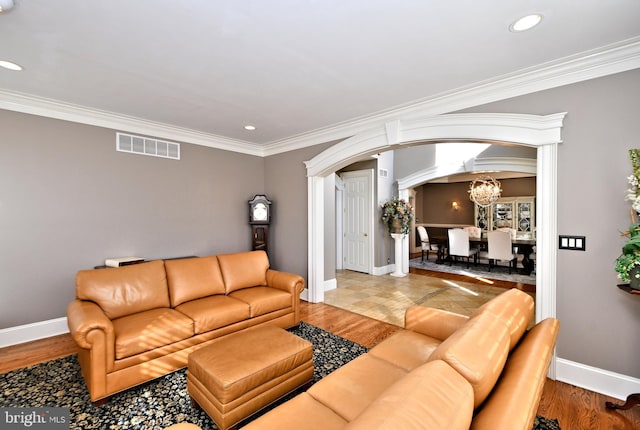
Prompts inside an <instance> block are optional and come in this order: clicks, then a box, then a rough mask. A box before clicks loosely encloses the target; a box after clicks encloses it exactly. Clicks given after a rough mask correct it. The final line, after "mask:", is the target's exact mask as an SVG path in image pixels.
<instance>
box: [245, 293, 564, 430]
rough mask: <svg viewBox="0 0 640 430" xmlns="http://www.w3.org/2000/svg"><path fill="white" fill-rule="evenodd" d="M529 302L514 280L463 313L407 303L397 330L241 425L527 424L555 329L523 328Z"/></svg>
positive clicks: (315, 429) (549, 322)
mask: <svg viewBox="0 0 640 430" xmlns="http://www.w3.org/2000/svg"><path fill="white" fill-rule="evenodd" d="M533 311H534V303H533V299H532V298H531V297H530V296H529V295H527V294H526V293H523V292H521V291H519V290H516V289H512V290H509V291H507V292H505V293H502V294H501V295H499V296H498V297H496V298H494V299H493V300H491V301H489V302H487V303H486V304H485V305H483V306H482V307H481V308H479V309H478V310H477V311H476V312H475V313H474V314H473V315H472V316H471V317H466V316H462V315H458V314H453V313H450V312H446V311H442V310H438V309H431V308H426V307H420V306H414V307H411V308H409V309H408V310H407V312H406V315H405V330H403V331H400V332H397V333H396V334H394V335H392V336H390V337H389V338H387V339H386V340H384V341H383V342H381V343H380V344H378V345H377V346H376V347H375V348H373V349H371V350H370V351H369V352H368V353H367V354H364V355H361V356H360V357H358V358H356V359H355V360H353V361H351V362H349V363H348V364H346V365H345V366H343V367H341V368H339V369H337V370H336V371H335V372H333V373H331V374H330V375H328V376H326V377H325V378H323V379H322V380H320V381H318V382H317V383H316V384H314V385H313V386H312V387H311V388H309V389H308V390H307V391H306V392H304V393H302V394H299V395H298V396H296V397H294V398H292V399H291V400H289V401H287V402H285V403H283V404H281V405H280V406H278V407H276V408H275V409H273V410H271V411H270V412H267V413H266V414H265V415H263V416H261V417H259V418H257V419H256V420H254V421H252V422H250V423H249V424H248V425H247V426H245V427H243V429H246V430H257V429H260V430H271V429H273V430H275V429H278V430H283V429H301V428H304V429H306V430H334V429H350V430H354V429H363V430H364V429H367V430H372V429H378V430H381V429H388V430H391V429H403V430H411V429H447V430H456V429H469V428H471V429H483V430H484V429H491V430H519V429H521V430H531V428H532V426H533V421H534V419H535V415H536V411H537V408H538V404H539V402H540V397H541V396H542V388H543V385H544V383H545V380H546V373H547V369H548V367H549V363H550V360H551V356H552V353H553V350H554V346H555V342H556V338H557V334H558V329H559V322H558V320H556V319H553V318H549V319H546V320H543V321H541V322H540V323H538V324H536V325H535V326H533V327H532V328H531V329H528V326H529V324H530V322H531V320H532V319H533Z"/></svg>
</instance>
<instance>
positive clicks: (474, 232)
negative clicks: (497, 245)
mask: <svg viewBox="0 0 640 430" xmlns="http://www.w3.org/2000/svg"><path fill="white" fill-rule="evenodd" d="M462 229H463V230H465V231H466V232H467V233H469V238H470V239H474V238H476V239H479V238H480V237H481V236H482V229H481V228H480V227H474V226H471V225H469V226H466V227H462Z"/></svg>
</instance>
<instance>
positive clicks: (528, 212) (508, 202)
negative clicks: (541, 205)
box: [474, 196, 536, 238]
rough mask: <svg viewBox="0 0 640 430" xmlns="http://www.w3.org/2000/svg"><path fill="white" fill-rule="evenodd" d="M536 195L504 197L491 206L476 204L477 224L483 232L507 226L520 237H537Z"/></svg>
mask: <svg viewBox="0 0 640 430" xmlns="http://www.w3.org/2000/svg"><path fill="white" fill-rule="evenodd" d="M535 212H536V211H535V197H532V196H526V197H502V198H500V199H498V200H497V201H496V202H495V203H493V204H492V205H491V206H485V207H483V206H478V205H475V212H474V215H475V225H476V227H480V228H481V229H482V232H483V233H486V232H488V231H491V230H495V229H497V228H502V227H507V228H513V229H515V230H516V235H517V236H518V237H527V236H530V237H532V238H534V237H535V225H536V224H535Z"/></svg>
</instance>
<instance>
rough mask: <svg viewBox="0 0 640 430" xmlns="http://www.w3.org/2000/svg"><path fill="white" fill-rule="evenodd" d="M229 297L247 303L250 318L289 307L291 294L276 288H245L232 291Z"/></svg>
mask: <svg viewBox="0 0 640 430" xmlns="http://www.w3.org/2000/svg"><path fill="white" fill-rule="evenodd" d="M229 297H233V298H234V299H237V300H241V301H243V302H245V303H247V304H248V305H249V309H250V316H251V318H254V317H257V316H260V315H265V314H268V313H269V312H273V311H279V310H280V309H287V308H290V307H291V294H289V293H287V292H286V291H282V290H278V289H276V288H269V287H254V288H245V289H242V290H237V291H234V292H233V293H231V294H229Z"/></svg>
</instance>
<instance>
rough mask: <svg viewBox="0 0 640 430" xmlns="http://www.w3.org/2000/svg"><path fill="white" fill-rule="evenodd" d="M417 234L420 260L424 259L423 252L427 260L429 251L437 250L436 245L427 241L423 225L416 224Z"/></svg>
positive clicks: (427, 236)
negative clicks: (425, 253) (419, 245)
mask: <svg viewBox="0 0 640 430" xmlns="http://www.w3.org/2000/svg"><path fill="white" fill-rule="evenodd" d="M418 235H419V236H420V244H421V251H422V256H421V260H420V261H424V252H425V251H426V252H427V261H429V251H435V252H438V245H436V244H434V243H430V242H429V234H427V229H426V228H424V227H423V226H421V225H420V226H418Z"/></svg>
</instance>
